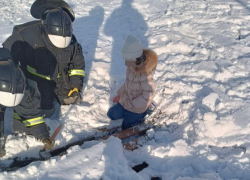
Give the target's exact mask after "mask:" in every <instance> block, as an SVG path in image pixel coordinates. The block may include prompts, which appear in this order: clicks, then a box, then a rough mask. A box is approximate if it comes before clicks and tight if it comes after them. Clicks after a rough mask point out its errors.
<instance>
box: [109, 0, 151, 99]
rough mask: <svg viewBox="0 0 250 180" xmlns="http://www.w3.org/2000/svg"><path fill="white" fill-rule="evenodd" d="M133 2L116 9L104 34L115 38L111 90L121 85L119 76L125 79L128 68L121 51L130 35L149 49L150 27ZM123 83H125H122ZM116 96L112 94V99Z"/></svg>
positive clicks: (111, 68)
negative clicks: (148, 30)
mask: <svg viewBox="0 0 250 180" xmlns="http://www.w3.org/2000/svg"><path fill="white" fill-rule="evenodd" d="M132 2H133V0H123V2H122V6H121V7H119V8H118V9H115V10H114V11H113V12H112V14H111V15H110V17H109V18H108V19H107V22H106V24H105V27H104V33H105V34H106V35H107V36H111V37H112V38H113V46H112V52H111V65H110V73H109V74H110V77H111V89H112V88H114V86H117V88H119V86H120V85H122V83H121V84H116V82H117V81H120V80H119V79H120V78H119V76H120V77H122V79H123V80H124V79H125V71H126V66H125V63H124V61H123V59H122V56H121V49H122V45H123V42H124V40H125V38H126V36H127V35H128V34H131V35H134V36H135V37H137V38H138V39H139V40H140V41H141V43H142V45H143V47H145V48H147V47H148V40H147V38H146V37H145V33H146V32H147V29H148V26H147V23H146V22H145V21H144V19H143V16H142V15H141V14H140V13H139V12H138V10H136V9H135V8H134V7H133V6H132ZM122 82H123V81H122ZM112 96H114V94H113V93H112V90H111V94H110V98H112Z"/></svg>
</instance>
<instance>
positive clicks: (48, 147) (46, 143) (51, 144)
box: [42, 139, 55, 150]
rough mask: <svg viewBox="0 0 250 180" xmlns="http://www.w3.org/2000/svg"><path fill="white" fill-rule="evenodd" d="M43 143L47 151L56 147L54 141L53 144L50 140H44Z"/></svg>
mask: <svg viewBox="0 0 250 180" xmlns="http://www.w3.org/2000/svg"><path fill="white" fill-rule="evenodd" d="M42 142H43V143H44V149H45V150H48V149H52V148H53V147H54V145H55V141H54V140H53V141H52V142H51V141H50V140H49V139H44V140H42Z"/></svg>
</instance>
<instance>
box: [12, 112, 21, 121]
mask: <svg viewBox="0 0 250 180" xmlns="http://www.w3.org/2000/svg"><path fill="white" fill-rule="evenodd" d="M13 118H14V119H17V120H21V118H20V116H19V115H18V114H17V113H13Z"/></svg>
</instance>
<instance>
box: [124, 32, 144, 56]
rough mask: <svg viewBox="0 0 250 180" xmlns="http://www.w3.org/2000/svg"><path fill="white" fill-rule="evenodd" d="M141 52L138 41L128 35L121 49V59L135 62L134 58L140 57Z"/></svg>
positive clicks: (140, 45) (141, 48)
mask: <svg viewBox="0 0 250 180" xmlns="http://www.w3.org/2000/svg"><path fill="white" fill-rule="evenodd" d="M142 52H143V47H142V44H141V42H140V41H139V39H137V38H135V37H134V36H132V35H128V36H127V37H126V39H125V42H124V44H123V47H122V57H123V58H124V59H130V60H134V61H136V58H138V57H140V56H141V55H142Z"/></svg>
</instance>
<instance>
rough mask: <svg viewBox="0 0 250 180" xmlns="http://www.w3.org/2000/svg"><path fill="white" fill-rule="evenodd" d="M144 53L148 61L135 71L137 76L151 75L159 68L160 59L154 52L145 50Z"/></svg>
mask: <svg viewBox="0 0 250 180" xmlns="http://www.w3.org/2000/svg"><path fill="white" fill-rule="evenodd" d="M143 53H144V54H145V56H146V60H145V61H144V62H143V63H141V64H140V65H139V66H137V67H136V68H135V69H134V70H135V74H136V75H140V74H146V75H149V74H150V73H151V72H152V71H153V70H154V69H155V68H156V66H157V61H158V58H157V54H156V53H155V52H154V51H153V50H151V49H143Z"/></svg>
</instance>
